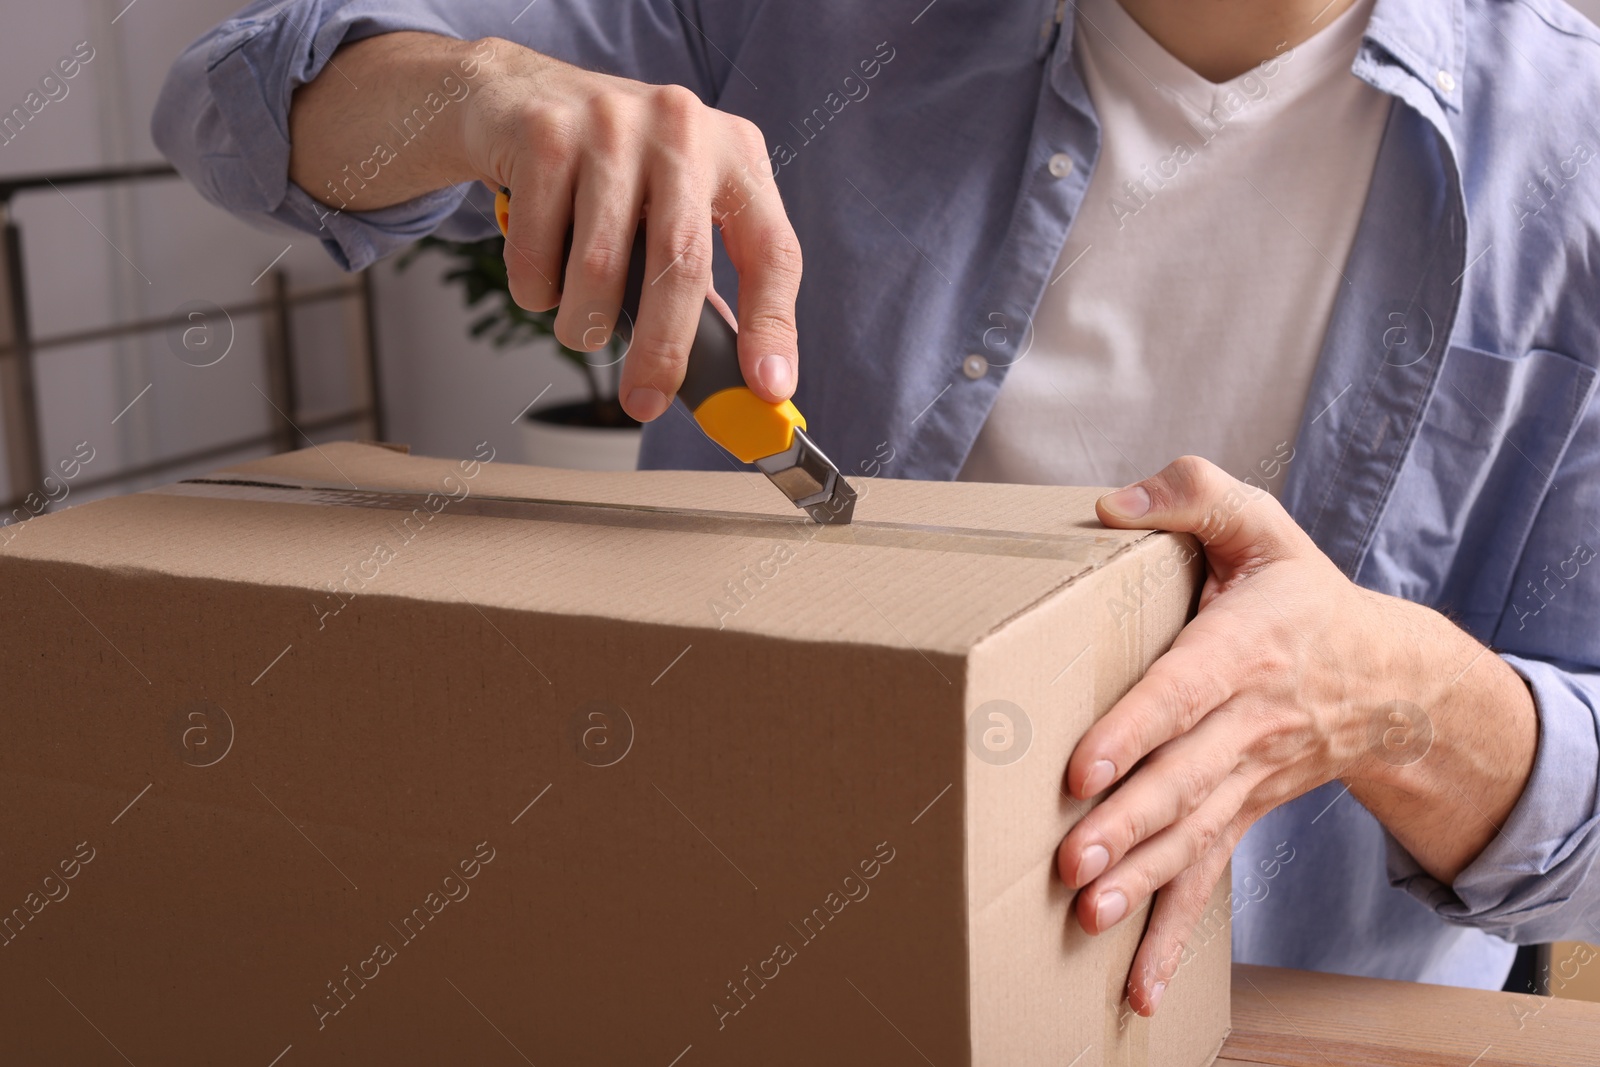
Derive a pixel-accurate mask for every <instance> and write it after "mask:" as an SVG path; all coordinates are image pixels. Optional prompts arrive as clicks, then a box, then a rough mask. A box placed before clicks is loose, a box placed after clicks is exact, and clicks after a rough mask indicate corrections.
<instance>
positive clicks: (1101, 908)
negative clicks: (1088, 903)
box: [1094, 889, 1128, 931]
mask: <svg viewBox="0 0 1600 1067" xmlns="http://www.w3.org/2000/svg"><path fill="white" fill-rule="evenodd" d="M1126 914H1128V898H1127V897H1125V896H1123V895H1122V890H1120V889H1108V890H1107V891H1106V892H1104V893H1101V894H1100V899H1099V900H1097V901H1095V905H1094V925H1095V929H1097V930H1100V931H1105V930H1107V929H1110V928H1111V927H1113V926H1115V925H1116V924H1117V923H1119V922H1121V921H1122V917H1123V916H1124V915H1126Z"/></svg>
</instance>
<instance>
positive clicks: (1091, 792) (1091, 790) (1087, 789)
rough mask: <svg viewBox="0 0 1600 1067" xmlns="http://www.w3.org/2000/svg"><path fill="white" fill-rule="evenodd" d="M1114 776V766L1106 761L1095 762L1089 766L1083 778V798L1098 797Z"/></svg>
mask: <svg viewBox="0 0 1600 1067" xmlns="http://www.w3.org/2000/svg"><path fill="white" fill-rule="evenodd" d="M1116 776H1117V765H1116V764H1114V763H1112V762H1111V761H1110V760H1106V759H1097V760H1095V761H1094V762H1093V763H1091V764H1090V765H1089V773H1088V774H1086V775H1084V776H1083V795H1084V796H1085V797H1092V796H1096V795H1098V794H1099V793H1100V792H1101V791H1102V790H1103V789H1105V787H1106V786H1108V785H1110V784H1111V779H1113V778H1115V777H1116Z"/></svg>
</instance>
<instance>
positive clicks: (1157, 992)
mask: <svg viewBox="0 0 1600 1067" xmlns="http://www.w3.org/2000/svg"><path fill="white" fill-rule="evenodd" d="M1166 991H1167V983H1165V982H1157V983H1156V984H1155V985H1153V986H1151V987H1150V997H1149V1000H1150V1014H1151V1015H1154V1014H1155V1013H1156V1009H1157V1008H1159V1007H1160V1006H1161V994H1163V993H1165V992H1166Z"/></svg>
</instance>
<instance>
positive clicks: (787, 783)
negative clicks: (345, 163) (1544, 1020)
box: [0, 445, 1227, 1067]
mask: <svg viewBox="0 0 1600 1067" xmlns="http://www.w3.org/2000/svg"><path fill="white" fill-rule="evenodd" d="M231 477H233V478H234V479H235V480H247V481H269V482H282V481H292V480H296V479H300V480H310V481H316V482H322V483H327V484H351V483H354V484H358V485H360V486H363V487H374V486H375V487H383V488H389V489H410V490H416V491H421V492H434V493H436V494H437V499H433V500H432V501H431V503H430V504H429V505H428V506H427V507H425V508H423V510H422V513H421V514H420V515H418V514H407V513H404V512H396V511H385V510H380V509H374V508H348V507H328V506H307V505H299V504H283V503H258V502H248V501H240V500H226V499H224V500H208V499H200V498H195V497H183V496H174V495H169V494H160V493H150V494H140V495H137V496H132V497H124V498H119V499H115V500H108V501H101V502H96V503H94V504H90V505H85V506H83V507H81V508H75V509H70V510H68V511H66V512H63V513H61V514H59V515H54V516H49V517H46V518H44V519H41V520H34V521H32V522H30V523H28V524H26V525H25V526H23V527H20V528H17V529H15V530H14V531H11V536H10V537H9V539H8V540H7V541H6V542H5V543H4V544H3V545H0V610H4V612H5V615H6V618H7V619H8V621H9V625H8V633H9V634H10V636H9V637H8V641H7V645H6V649H5V652H4V654H3V657H0V692H4V693H5V694H6V697H5V699H6V702H7V706H8V709H9V711H10V714H9V715H8V716H7V721H8V726H9V727H10V730H9V734H10V736H9V737H8V739H7V743H6V746H5V747H4V750H3V753H0V802H3V804H4V807H5V811H6V812H7V822H8V828H7V830H6V832H5V834H4V835H3V837H4V855H5V861H6V862H5V870H6V874H5V876H4V878H3V879H0V892H5V893H7V894H8V897H7V898H6V899H5V900H4V901H3V902H0V909H11V908H13V907H15V908H20V909H22V910H21V912H20V914H19V915H18V916H17V917H14V918H13V919H12V923H11V926H10V927H9V928H8V929H7V932H6V934H5V935H4V937H3V938H0V988H3V990H4V997H3V999H0V1032H3V1033H4V1035H5V1038H4V1043H5V1047H8V1048H11V1049H14V1050H15V1055H16V1056H17V1058H18V1062H26V1061H29V1060H35V1059H36V1060H41V1061H44V1060H51V1061H57V1062H100V1061H101V1060H106V1061H107V1062H120V1059H119V1058H118V1055H119V1054H120V1056H122V1057H126V1058H128V1059H130V1060H131V1061H132V1062H134V1063H144V1062H164V1063H217V1062H229V1063H232V1062H245V1063H249V1062H260V1063H263V1064H265V1063H269V1062H272V1060H273V1057H274V1056H278V1055H280V1054H282V1055H283V1059H282V1060H281V1063H282V1064H283V1065H285V1067H289V1065H292V1064H294V1063H368V1062H395V1063H435V1062H448V1063H499V1062H505V1063H522V1062H534V1063H545V1062H561V1063H594V1064H607V1063H619V1062H646V1063H656V1062H659V1063H661V1064H668V1063H672V1062H674V1057H679V1056H681V1057H682V1058H681V1060H678V1061H677V1062H679V1063H681V1064H683V1065H684V1067H690V1065H692V1064H696V1063H755V1062H759V1063H796V1064H801V1063H817V1062H847V1063H880V1062H881V1063H891V1062H921V1061H922V1060H923V1059H928V1060H930V1061H931V1062H934V1063H938V1064H941V1065H942V1064H945V1063H964V1062H969V1060H971V1061H973V1062H981V1063H997V1064H998V1063H1034V1062H1037V1063H1062V1062H1068V1061H1070V1060H1071V1057H1072V1056H1073V1055H1077V1054H1079V1052H1080V1049H1081V1048H1082V1047H1083V1046H1082V1045H1081V1044H1075V1043H1077V1042H1079V1041H1080V1039H1082V1041H1084V1042H1087V1043H1088V1045H1089V1047H1088V1049H1087V1050H1086V1051H1084V1052H1083V1054H1082V1058H1081V1059H1080V1060H1078V1063H1080V1064H1083V1065H1085V1067H1087V1065H1089V1064H1095V1063H1117V1064H1138V1063H1145V1062H1149V1063H1163V1064H1165V1063H1174V1064H1182V1065H1187V1064H1201V1063H1205V1062H1207V1061H1208V1060H1209V1058H1210V1055H1211V1054H1212V1053H1213V1052H1214V1050H1215V1047H1216V1045H1217V1043H1218V1042H1219V1041H1220V1039H1221V1036H1222V1033H1223V1031H1224V1030H1225V1028H1226V1024H1227V999H1226V997H1227V981H1226V965H1227V959H1226V933H1225V931H1224V933H1223V936H1222V937H1221V938H1220V942H1221V944H1220V945H1219V946H1215V947H1212V948H1207V950H1206V951H1205V952H1203V953H1201V954H1199V955H1197V956H1196V958H1195V960H1194V961H1193V962H1192V963H1191V964H1190V965H1189V966H1187V967H1186V968H1185V969H1184V971H1183V973H1182V974H1181V976H1180V977H1179V979H1178V980H1177V982H1176V983H1175V984H1174V985H1173V987H1172V990H1171V991H1170V992H1169V994H1168V996H1167V999H1166V1004H1165V1005H1164V1007H1163V1012H1162V1016H1161V1018H1160V1019H1158V1020H1157V1021H1156V1022H1155V1024H1154V1025H1153V1026H1147V1025H1146V1024H1145V1023H1143V1021H1139V1020H1135V1021H1133V1022H1131V1023H1122V1024H1120V1025H1119V1020H1118V1015H1119V1006H1118V1005H1116V1004H1115V1003H1114V1002H1115V1001H1116V1000H1117V999H1118V997H1117V995H1116V994H1117V993H1119V992H1120V984H1121V980H1122V977H1123V975H1125V972H1126V964H1127V958H1128V957H1129V956H1131V953H1132V945H1133V940H1132V938H1133V936H1134V935H1136V931H1130V932H1125V933H1123V934H1119V935H1112V936H1108V937H1107V938H1102V939H1090V938H1087V937H1084V936H1082V935H1081V932H1079V931H1077V930H1076V927H1075V926H1070V925H1069V924H1068V922H1067V919H1066V903H1067V894H1066V893H1065V891H1064V890H1063V889H1062V887H1061V886H1060V884H1059V882H1058V881H1056V880H1055V879H1054V876H1053V875H1052V874H1051V873H1050V866H1049V863H1050V856H1051V854H1052V853H1053V849H1054V846H1055V844H1056V843H1057V842H1058V841H1059V840H1060V836H1061V834H1062V833H1063V832H1064V830H1065V828H1066V827H1067V826H1070V824H1071V822H1072V821H1073V820H1074V819H1075V818H1076V817H1077V815H1076V811H1075V809H1074V808H1073V807H1072V806H1071V805H1070V804H1069V803H1068V802H1066V801H1065V799H1064V798H1061V799H1060V800H1059V801H1057V800H1054V799H1052V794H1054V796H1055V797H1061V794H1060V791H1059V783H1060V775H1061V769H1062V767H1063V766H1064V761H1065V755H1066V753H1068V752H1070V750H1071V745H1072V743H1073V742H1074V741H1075V740H1076V738H1077V737H1078V736H1079V735H1080V734H1081V733H1082V730H1083V729H1084V728H1085V727H1086V726H1087V724H1088V722H1089V721H1091V720H1092V717H1093V716H1094V715H1096V714H1100V713H1103V711H1104V710H1105V709H1106V708H1107V707H1109V704H1110V701H1111V700H1112V699H1114V697H1115V695H1117V694H1118V693H1119V692H1120V691H1121V690H1122V689H1125V688H1126V686H1127V685H1128V684H1130V683H1131V681H1132V679H1133V678H1134V677H1136V676H1137V672H1138V670H1140V669H1142V667H1143V665H1144V664H1145V663H1147V662H1148V661H1149V660H1150V659H1152V658H1154V656H1155V655H1157V654H1158V653H1159V651H1160V650H1161V649H1162V648H1164V647H1165V645H1166V644H1167V643H1168V642H1170V640H1171V638H1172V636H1173V635H1174V634H1175V633H1176V631H1177V629H1178V627H1179V626H1180V625H1181V622H1182V620H1183V618H1184V616H1185V613H1186V611H1187V609H1188V604H1189V601H1190V597H1191V592H1192V588H1193V573H1192V567H1190V568H1188V569H1186V570H1184V571H1183V573H1180V574H1175V575H1174V576H1169V577H1163V578H1161V579H1160V580H1159V581H1154V582H1147V581H1145V579H1144V576H1143V572H1142V570H1141V568H1146V569H1149V568H1157V567H1159V566H1161V565H1162V564H1161V561H1162V560H1164V559H1166V558H1167V557H1169V556H1171V554H1172V550H1173V546H1174V545H1175V544H1176V542H1175V540H1174V539H1171V538H1167V537H1165V536H1160V535H1158V536H1149V535H1142V534H1136V533H1122V532H1116V531H1107V530H1104V529H1102V528H1100V527H1099V526H1098V524H1097V523H1095V522H1094V520H1093V515H1092V507H1091V502H1092V499H1093V493H1092V492H1091V491H1088V490H1066V489H1046V488H1037V487H1000V486H981V485H927V484H916V483H905V482H890V481H882V482H870V483H867V484H866V485H865V487H864V488H865V489H866V492H865V493H864V495H863V500H862V502H861V505H860V507H859V508H858V511H857V518H858V521H859V522H862V523H863V524H864V525H862V526H861V527H860V530H861V534H860V537H859V538H852V537H851V536H850V535H849V534H848V532H845V533H844V534H841V533H840V532H839V531H822V532H814V531H816V528H815V527H803V526H800V525H797V524H796V523H795V521H794V513H793V512H792V511H791V510H790V509H788V508H787V505H786V504H785V502H783V501H782V500H781V499H779V498H777V496H776V494H774V493H773V491H772V490H771V488H770V486H768V485H767V483H766V482H765V480H764V479H762V478H760V477H759V476H755V475H752V476H744V475H733V474H727V475H720V474H695V473H648V474H628V475H595V474H580V473H577V472H561V471H542V470H535V469H532V468H517V467H509V466H505V465H501V464H485V465H482V466H476V465H470V466H468V467H466V468H463V467H462V466H461V465H459V464H457V463H455V462H453V461H441V460H426V459H419V458H411V457H404V456H399V455H396V454H394V453H392V452H388V451H386V450H382V449H378V448H372V447H363V446H356V445H340V446H323V448H321V449H319V450H308V451H305V452H300V453H294V454H291V455H288V456H282V457H276V458H274V459H272V460H266V461H260V462H258V463H254V464H249V465H245V466H242V467H239V468H235V469H234V472H233V474H232V475H231ZM490 496H505V497H538V498H546V499H557V500H561V499H567V500H581V501H589V502H594V503H617V504H628V505H633V506H644V507H657V508H668V509H672V508H678V509H683V508H689V509H702V510H710V511H726V512H742V513H749V514H752V515H763V514H764V515H769V516H772V517H773V518H772V520H771V525H772V536H771V537H768V536H766V535H765V527H764V526H762V524H761V523H762V521H765V520H750V521H748V522H735V523H731V524H725V525H724V526H722V527H719V526H718V524H717V522H715V521H708V522H700V521H699V520H693V517H692V516H691V517H689V519H690V520H693V521H688V520H686V519H685V517H684V516H681V515H668V516H664V517H663V518H662V520H661V522H660V523H659V524H655V525H652V523H653V521H654V520H651V521H648V522H646V523H645V524H644V525H640V526H614V525H609V526H608V525H591V524H586V523H582V522H546V521H533V520H520V519H503V518H482V517H476V516H474V515H472V514H470V513H469V508H468V506H467V505H466V503H465V502H466V501H468V500H481V499H483V498H486V497H490ZM686 521H687V525H686ZM873 524H896V525H893V526H889V525H884V526H874V525H873ZM924 527H939V528H943V529H946V530H948V528H971V529H974V530H980V531H981V530H1000V531H1022V532H1026V533H1031V534H1037V535H1040V537H1042V538H1047V539H1049V545H1048V547H1049V548H1050V552H1051V553H1053V555H1047V556H1045V557H1040V556H1037V555H1034V556H1030V555H1017V554H1007V553H1006V552H1004V551H1001V552H989V551H985V550H984V545H985V544H986V543H987V542H985V541H984V540H983V539H982V538H978V539H976V540H974V539H972V538H970V537H968V538H965V539H963V538H961V537H954V538H953V535H951V534H949V533H948V532H946V533H941V532H939V530H928V529H925V528H924ZM735 528H737V530H738V532H736V533H728V532H722V531H726V530H729V529H735ZM952 538H953V539H952ZM866 542H871V543H866ZM941 545H942V546H944V548H940V547H938V546H941ZM929 546H934V547H929ZM951 546H956V547H955V548H953V549H952V548H951ZM1136 572H1137V573H1136ZM1163 573H1165V572H1164V571H1163ZM1130 575H1135V577H1134V579H1133V580H1134V588H1139V587H1141V583H1142V586H1143V588H1144V590H1145V592H1143V593H1141V594H1140V599H1139V602H1138V603H1137V604H1135V605H1134V608H1135V610H1133V612H1132V614H1131V615H1130V614H1129V613H1128V611H1127V610H1126V608H1127V604H1126V602H1125V598H1126V596H1127V592H1126V590H1125V589H1124V588H1123V578H1125V577H1128V576H1130ZM1118 597H1121V598H1124V601H1123V604H1124V606H1123V609H1121V610H1118V609H1115V608H1113V607H1112V605H1113V604H1114V603H1117V602H1118V601H1117V599H1116V598H1118ZM1108 626H1109V627H1113V628H1114V629H1113V630H1112V631H1106V632H1105V634H1104V635H1103V636H1102V631H1105V628H1106V627H1108ZM1086 643H1088V644H1092V645H1093V646H1094V647H1093V649H1092V650H1091V651H1089V652H1088V653H1086V654H1085V655H1084V656H1083V657H1082V659H1081V660H1080V661H1079V662H1078V663H1077V664H1076V665H1075V666H1073V667H1072V668H1071V669H1070V670H1069V671H1067V672H1066V673H1065V674H1062V673H1061V670H1062V667H1063V666H1064V665H1065V664H1066V662H1067V660H1068V659H1069V658H1070V657H1071V656H1072V655H1073V654H1075V653H1077V652H1078V650H1079V649H1080V647H1084V646H1085V644H1086ZM1069 646H1070V647H1069ZM996 698H1000V699H1007V700H1010V701H1015V702H1016V704H1017V705H1018V706H1019V707H1022V708H1024V709H1025V711H1026V713H1027V715H1028V717H1029V718H1030V720H1031V725H1032V734H1033V740H1032V745H1031V747H1030V749H1029V751H1028V753H1027V754H1026V755H1025V756H1023V757H1022V758H1021V759H1019V760H1017V761H1015V762H1012V763H1009V764H1007V765H1004V766H995V765H992V764H989V763H983V762H981V761H978V760H977V759H975V757H973V755H972V750H971V748H970V747H969V745H968V743H967V721H966V720H967V717H968V715H969V714H970V713H971V711H972V710H973V709H974V708H975V707H977V706H978V705H979V704H982V703H984V702H985V701H987V700H990V699H996ZM84 855H92V859H90V860H88V861H83V860H82V858H81V857H82V856H84ZM488 856H492V859H488V860H487V861H485V859H484V857H488ZM69 870H70V871H71V872H72V877H71V878H68V877H67V876H66V875H67V871H69ZM468 873H471V875H472V877H471V878H470V879H469V878H468V877H467V874H468ZM869 874H870V875H871V877H870V878H869V877H868V875H869ZM30 894H31V895H30ZM10 898H15V899H14V900H13V899H10ZM0 914H3V912H0ZM408 917H409V919H408ZM1034 932H1039V933H1040V934H1041V935H1043V936H1040V937H1038V938H1035V937H1034V936H1033V934H1034ZM1217 960H1220V961H1221V963H1220V971H1219V970H1218V964H1217V962H1216V961H1217ZM1119 968H1120V973H1118V971H1119ZM1113 990H1114V991H1113ZM1147 1051H1148V1055H1146V1052H1147ZM1157 1053H1160V1056H1159V1058H1158V1056H1157ZM974 1056H975V1057H976V1059H975V1060H973V1059H972V1057H974ZM108 1057H110V1058H109V1059H108Z"/></svg>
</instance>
